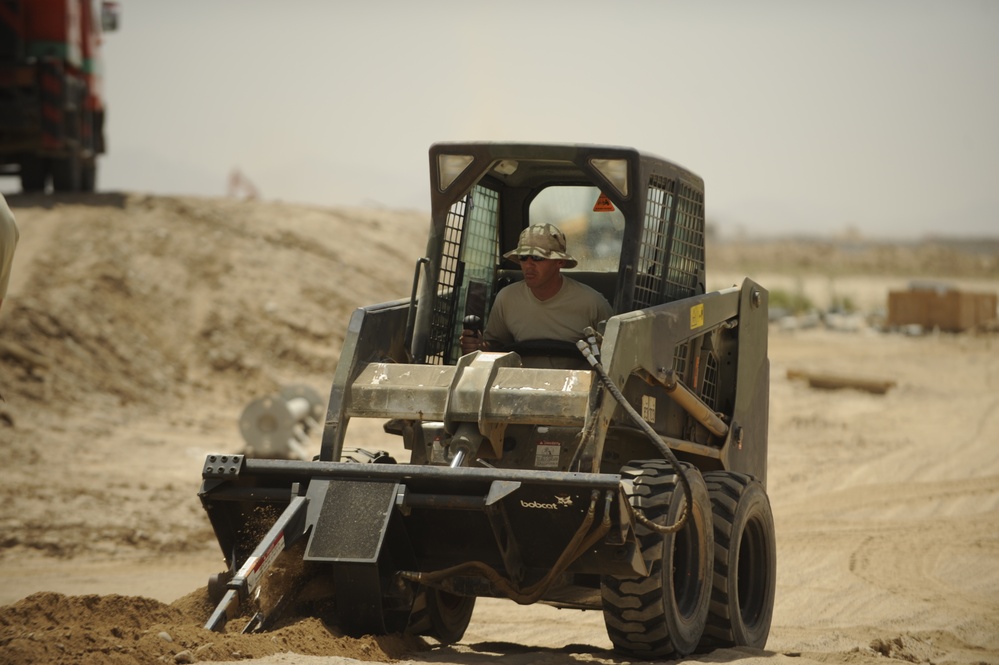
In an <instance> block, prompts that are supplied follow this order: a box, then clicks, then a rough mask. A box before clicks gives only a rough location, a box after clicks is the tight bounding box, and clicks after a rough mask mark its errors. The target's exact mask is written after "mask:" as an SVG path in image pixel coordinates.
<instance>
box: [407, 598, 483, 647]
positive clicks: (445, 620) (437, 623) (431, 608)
mask: <svg viewBox="0 0 999 665" xmlns="http://www.w3.org/2000/svg"><path fill="white" fill-rule="evenodd" d="M474 609H475V596H458V595H455V594H452V593H448V592H446V591H441V590H439V589H431V588H427V587H424V588H423V589H421V590H420V593H419V595H418V596H417V597H416V601H415V602H414V603H413V612H412V614H411V616H410V619H409V626H408V627H407V628H406V632H407V633H410V634H413V635H422V636H427V637H432V638H434V639H435V640H437V641H438V642H440V643H441V644H454V643H455V642H459V641H461V638H462V637H464V636H465V629H467V628H468V624H469V622H470V621H471V620H472V611H473V610H474Z"/></svg>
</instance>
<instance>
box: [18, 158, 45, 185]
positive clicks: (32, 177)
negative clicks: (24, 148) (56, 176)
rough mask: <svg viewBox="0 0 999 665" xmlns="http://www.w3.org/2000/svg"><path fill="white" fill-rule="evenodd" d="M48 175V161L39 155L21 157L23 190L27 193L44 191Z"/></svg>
mask: <svg viewBox="0 0 999 665" xmlns="http://www.w3.org/2000/svg"><path fill="white" fill-rule="evenodd" d="M48 177H49V172H48V162H47V161H46V160H45V159H42V158H41V157H39V156H37V155H27V156H25V157H24V158H22V159H21V190H22V191H23V192H24V193H25V194H36V193H41V192H44V191H45V184H46V181H47V180H48Z"/></svg>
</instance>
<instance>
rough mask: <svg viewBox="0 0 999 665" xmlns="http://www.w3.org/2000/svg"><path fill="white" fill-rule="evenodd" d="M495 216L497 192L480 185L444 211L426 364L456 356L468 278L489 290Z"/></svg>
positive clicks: (496, 240) (496, 252) (493, 264)
mask: <svg viewBox="0 0 999 665" xmlns="http://www.w3.org/2000/svg"><path fill="white" fill-rule="evenodd" d="M498 220H499V195H498V193H497V192H494V191H493V190H490V189H487V188H485V187H482V186H480V185H476V186H475V187H474V188H473V189H472V191H471V192H469V193H468V195H467V196H466V197H465V198H463V199H462V200H460V201H457V202H455V203H454V204H453V205H452V206H451V209H450V210H449V211H448V214H447V218H446V219H445V222H444V240H443V243H442V246H441V258H440V270H439V271H438V274H437V290H436V296H435V298H434V304H433V312H432V314H431V318H430V335H429V339H428V341H427V356H426V362H427V364H430V365H443V364H448V363H450V362H451V361H452V359H453V358H456V357H457V354H458V352H459V351H458V338H459V337H460V335H461V317H459V316H458V312H462V311H464V307H465V299H466V297H467V286H468V281H469V279H475V280H480V281H482V282H485V284H486V285H487V289H488V290H489V293H488V294H487V295H488V296H491V295H492V293H491V290H492V288H493V279H492V277H493V271H494V270H495V267H496V263H497V260H498V259H497V257H498V255H499V237H498V232H497V228H498ZM489 300H490V298H487V302H488V301H489Z"/></svg>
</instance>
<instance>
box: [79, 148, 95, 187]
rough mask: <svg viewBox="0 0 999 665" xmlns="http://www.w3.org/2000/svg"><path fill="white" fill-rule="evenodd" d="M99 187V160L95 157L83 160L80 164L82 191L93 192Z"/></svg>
mask: <svg viewBox="0 0 999 665" xmlns="http://www.w3.org/2000/svg"><path fill="white" fill-rule="evenodd" d="M96 189H97V160H96V159H95V158H94V157H91V158H89V159H85V160H83V163H82V164H81V165H80V191H81V192H87V193H93V192H94V191H95V190H96Z"/></svg>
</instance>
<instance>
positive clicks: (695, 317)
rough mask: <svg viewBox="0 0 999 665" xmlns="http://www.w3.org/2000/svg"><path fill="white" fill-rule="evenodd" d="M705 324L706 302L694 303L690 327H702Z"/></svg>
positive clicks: (692, 328)
mask: <svg viewBox="0 0 999 665" xmlns="http://www.w3.org/2000/svg"><path fill="white" fill-rule="evenodd" d="M703 325H704V303H701V304H699V305H694V306H693V307H691V308H690V329H691V330H694V329H695V328H700V327H701V326H703Z"/></svg>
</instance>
